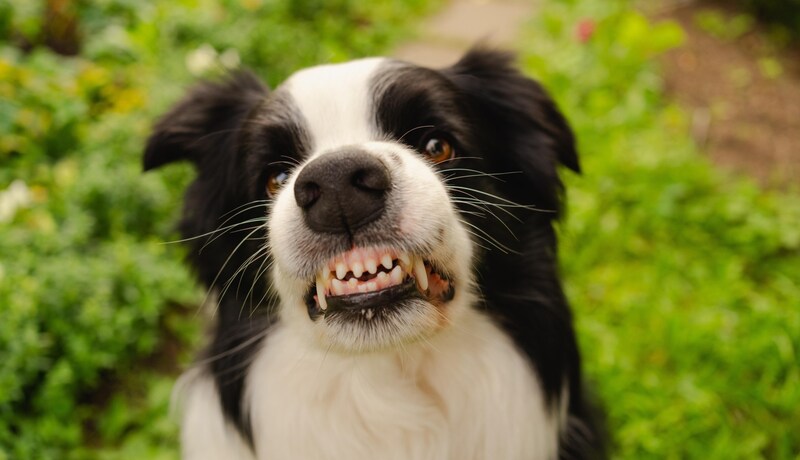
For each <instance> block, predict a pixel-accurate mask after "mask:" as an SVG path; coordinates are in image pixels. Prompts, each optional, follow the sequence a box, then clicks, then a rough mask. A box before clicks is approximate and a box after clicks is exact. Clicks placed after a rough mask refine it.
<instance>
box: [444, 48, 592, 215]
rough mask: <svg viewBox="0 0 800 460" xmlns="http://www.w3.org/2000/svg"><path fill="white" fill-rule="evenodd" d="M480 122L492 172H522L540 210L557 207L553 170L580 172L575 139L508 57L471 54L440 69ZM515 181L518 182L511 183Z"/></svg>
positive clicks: (536, 85)
mask: <svg viewBox="0 0 800 460" xmlns="http://www.w3.org/2000/svg"><path fill="white" fill-rule="evenodd" d="M442 73H443V74H444V75H445V76H446V77H448V78H449V79H450V80H451V81H452V82H453V83H454V84H455V85H456V86H457V87H458V88H459V90H460V91H461V92H462V93H463V94H464V96H465V97H466V99H467V100H468V102H469V105H470V106H471V107H472V109H473V111H474V112H475V114H476V115H477V116H478V117H480V118H479V119H480V122H481V123H482V124H484V125H485V126H481V129H480V130H479V131H480V132H481V133H486V134H485V135H486V136H487V137H488V138H487V139H484V140H483V144H484V146H486V148H488V149H490V151H491V155H492V156H493V158H494V161H496V167H497V168H500V169H505V170H506V171H511V170H522V172H523V173H524V175H525V177H526V181H527V187H524V188H525V189H527V190H531V188H532V190H534V193H535V194H536V196H538V197H539V202H538V203H537V204H541V205H544V206H552V207H554V208H557V207H558V193H559V190H560V187H561V182H560V181H559V178H558V174H557V171H556V169H557V168H556V167H557V165H558V164H559V163H560V164H562V165H564V166H566V167H568V168H569V169H571V170H573V171H575V172H580V164H579V162H578V154H577V152H576V149H575V137H574V135H573V133H572V130H571V129H570V127H569V125H568V123H567V121H566V119H565V118H564V116H563V115H562V114H561V112H560V111H559V110H558V107H556V104H555V102H553V100H552V99H551V98H550V96H549V95H548V94H547V92H546V91H545V90H544V88H542V86H541V85H540V84H539V83H538V82H536V81H534V80H532V79H530V78H528V77H526V76H525V75H523V74H522V73H521V72H520V71H519V70H517V68H516V67H515V65H514V56H513V55H512V54H511V53H506V52H500V51H494V50H488V49H484V48H474V49H472V50H470V51H469V52H467V54H466V55H464V56H463V57H462V58H461V59H460V60H459V61H458V62H457V63H455V64H454V65H453V66H452V67H450V68H447V69H443V71H442ZM514 180H516V179H514Z"/></svg>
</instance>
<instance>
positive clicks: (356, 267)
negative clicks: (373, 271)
mask: <svg viewBox="0 0 800 460" xmlns="http://www.w3.org/2000/svg"><path fill="white" fill-rule="evenodd" d="M350 268H351V269H352V270H353V276H355V277H356V278H358V277H359V276H361V275H362V274H363V273H364V266H363V265H362V264H361V262H353V266H352V267H350Z"/></svg>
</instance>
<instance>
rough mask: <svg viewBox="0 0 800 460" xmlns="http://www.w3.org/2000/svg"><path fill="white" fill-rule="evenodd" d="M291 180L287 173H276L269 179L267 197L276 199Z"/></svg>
mask: <svg viewBox="0 0 800 460" xmlns="http://www.w3.org/2000/svg"><path fill="white" fill-rule="evenodd" d="M287 180H289V173H288V172H286V171H275V172H273V173H271V174H270V175H269V177H268V178H267V195H269V196H270V197H274V196H275V195H276V194H277V193H278V191H279V190H280V189H281V187H283V184H285V183H286V181H287Z"/></svg>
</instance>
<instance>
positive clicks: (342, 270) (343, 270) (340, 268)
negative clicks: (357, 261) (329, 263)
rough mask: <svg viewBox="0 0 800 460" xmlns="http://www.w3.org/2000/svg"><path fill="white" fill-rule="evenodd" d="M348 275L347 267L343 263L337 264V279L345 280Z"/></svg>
mask: <svg viewBox="0 0 800 460" xmlns="http://www.w3.org/2000/svg"><path fill="white" fill-rule="evenodd" d="M346 274H347V266H346V265H345V264H344V263H343V262H339V263H338V264H336V277H337V278H339V279H340V280H343V279H344V275H346Z"/></svg>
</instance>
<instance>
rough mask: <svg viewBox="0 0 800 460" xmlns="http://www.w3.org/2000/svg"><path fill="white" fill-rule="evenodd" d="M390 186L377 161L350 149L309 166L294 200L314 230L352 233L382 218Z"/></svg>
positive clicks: (386, 172)
mask: <svg viewBox="0 0 800 460" xmlns="http://www.w3.org/2000/svg"><path fill="white" fill-rule="evenodd" d="M391 186H392V181H391V177H390V176H389V171H388V170H387V169H386V166H384V164H383V163H382V162H381V161H380V160H379V159H378V158H376V157H375V156H373V155H370V154H369V153H366V152H364V151H361V150H357V149H352V148H350V149H347V150H339V151H336V152H331V153H325V154H323V155H322V156H320V157H319V158H317V159H315V160H313V161H311V162H310V163H308V164H307V165H306V166H305V167H304V168H303V170H302V171H301V172H300V174H299V175H298V176H297V180H296V181H295V183H294V198H295V201H297V205H298V206H300V207H301V208H303V215H304V217H305V221H306V224H308V226H309V227H311V229H312V230H315V231H318V232H325V233H352V232H353V231H355V230H356V229H358V228H360V227H363V226H364V225H366V224H368V223H370V222H372V221H374V220H376V219H377V218H378V217H380V216H381V214H382V213H383V210H384V208H385V206H386V195H387V192H388V191H389V189H390V188H391Z"/></svg>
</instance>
